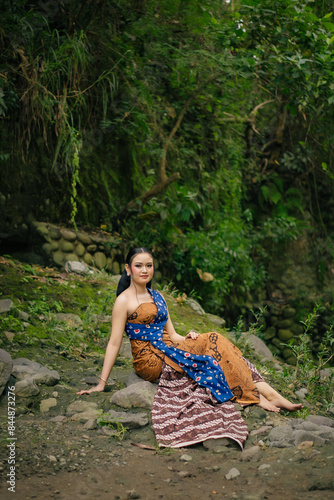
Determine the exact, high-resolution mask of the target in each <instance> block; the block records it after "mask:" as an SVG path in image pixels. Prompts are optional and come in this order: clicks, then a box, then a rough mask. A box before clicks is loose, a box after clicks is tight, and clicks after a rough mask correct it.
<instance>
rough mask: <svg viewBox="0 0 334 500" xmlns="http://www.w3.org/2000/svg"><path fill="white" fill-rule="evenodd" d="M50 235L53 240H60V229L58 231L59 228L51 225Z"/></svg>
mask: <svg viewBox="0 0 334 500" xmlns="http://www.w3.org/2000/svg"><path fill="white" fill-rule="evenodd" d="M49 236H50V238H51V239H52V240H60V238H61V234H60V231H58V229H57V228H55V227H50V229H49Z"/></svg>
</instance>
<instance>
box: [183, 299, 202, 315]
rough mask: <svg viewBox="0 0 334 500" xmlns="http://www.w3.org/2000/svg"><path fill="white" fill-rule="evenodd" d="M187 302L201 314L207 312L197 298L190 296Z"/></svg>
mask: <svg viewBox="0 0 334 500" xmlns="http://www.w3.org/2000/svg"><path fill="white" fill-rule="evenodd" d="M186 304H188V306H190V307H191V308H192V309H193V310H194V311H195V312H197V314H200V315H203V314H205V311H204V309H203V307H202V306H201V305H200V304H199V303H198V302H197V300H195V299H193V298H191V297H189V298H188V299H187V300H186Z"/></svg>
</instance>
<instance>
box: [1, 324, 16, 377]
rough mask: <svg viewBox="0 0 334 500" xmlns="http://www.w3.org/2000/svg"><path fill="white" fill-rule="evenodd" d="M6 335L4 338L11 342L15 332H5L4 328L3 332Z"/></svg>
mask: <svg viewBox="0 0 334 500" xmlns="http://www.w3.org/2000/svg"><path fill="white" fill-rule="evenodd" d="M3 333H4V334H5V335H6V338H7V339H8V340H9V341H10V342H13V340H14V337H15V333H14V332H6V330H5V331H4V332H3ZM0 372H1V369H0Z"/></svg>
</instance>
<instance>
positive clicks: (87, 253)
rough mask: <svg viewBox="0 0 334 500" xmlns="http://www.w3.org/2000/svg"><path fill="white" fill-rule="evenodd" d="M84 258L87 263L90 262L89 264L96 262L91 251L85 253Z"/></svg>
mask: <svg viewBox="0 0 334 500" xmlns="http://www.w3.org/2000/svg"><path fill="white" fill-rule="evenodd" d="M83 260H84V262H85V263H86V264H88V266H92V265H93V264H94V261H93V256H92V255H91V254H90V253H89V252H86V253H85V255H84V258H83Z"/></svg>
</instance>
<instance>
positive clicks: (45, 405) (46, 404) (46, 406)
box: [39, 398, 57, 413]
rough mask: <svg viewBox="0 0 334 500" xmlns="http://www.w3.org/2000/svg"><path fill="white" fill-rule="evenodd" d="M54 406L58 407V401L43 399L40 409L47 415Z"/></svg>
mask: <svg viewBox="0 0 334 500" xmlns="http://www.w3.org/2000/svg"><path fill="white" fill-rule="evenodd" d="M54 406H57V400H56V399H55V398H48V399H43V401H41V404H40V407H39V408H40V411H41V413H46V412H47V411H49V410H50V409H51V408H53V407H54Z"/></svg>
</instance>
